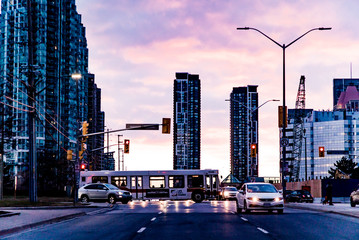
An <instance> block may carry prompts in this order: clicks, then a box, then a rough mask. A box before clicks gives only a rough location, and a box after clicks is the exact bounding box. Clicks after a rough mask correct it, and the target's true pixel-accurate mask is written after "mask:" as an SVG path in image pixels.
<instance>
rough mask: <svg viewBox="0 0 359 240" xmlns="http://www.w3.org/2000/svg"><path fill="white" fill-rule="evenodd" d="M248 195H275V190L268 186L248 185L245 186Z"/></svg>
mask: <svg viewBox="0 0 359 240" xmlns="http://www.w3.org/2000/svg"><path fill="white" fill-rule="evenodd" d="M247 189H248V192H249V193H252V192H253V193H276V192H277V189H276V188H275V187H274V186H273V185H269V184H250V185H247Z"/></svg>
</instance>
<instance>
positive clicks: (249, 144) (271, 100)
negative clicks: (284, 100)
mask: <svg viewBox="0 0 359 240" xmlns="http://www.w3.org/2000/svg"><path fill="white" fill-rule="evenodd" d="M225 101H229V102H231V101H233V102H237V103H238V104H240V105H242V106H243V107H245V108H246V109H247V110H248V112H249V123H250V124H248V123H247V126H248V125H249V129H250V139H249V141H248V149H250V147H251V144H252V143H257V139H256V141H254V140H253V132H254V127H253V125H254V124H253V113H254V112H255V111H257V110H258V109H259V108H260V107H262V106H263V105H264V104H266V103H268V102H278V101H279V100H277V99H270V100H267V101H265V102H264V103H262V104H261V105H259V107H256V108H255V109H250V108H249V107H247V106H246V105H245V104H243V103H242V102H240V101H238V100H235V99H233V98H230V99H226V100H225ZM256 129H257V136H258V127H257V125H256ZM246 157H247V177H248V176H253V169H252V170H251V171H250V170H249V158H250V154H248V155H247V156H246ZM252 164H253V161H252ZM231 167H232V169H233V168H234V167H233V163H232V164H231ZM231 171H233V170H231ZM250 173H251V174H250ZM232 174H233V172H232Z"/></svg>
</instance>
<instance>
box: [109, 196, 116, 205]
mask: <svg viewBox="0 0 359 240" xmlns="http://www.w3.org/2000/svg"><path fill="white" fill-rule="evenodd" d="M108 202H109V203H110V204H115V203H116V196H115V195H112V194H111V195H110V196H108Z"/></svg>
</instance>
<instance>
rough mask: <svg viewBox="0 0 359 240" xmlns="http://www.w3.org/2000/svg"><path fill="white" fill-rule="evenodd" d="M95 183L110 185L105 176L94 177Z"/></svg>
mask: <svg viewBox="0 0 359 240" xmlns="http://www.w3.org/2000/svg"><path fill="white" fill-rule="evenodd" d="M92 182H93V183H108V178H107V177H104V176H93V177H92Z"/></svg>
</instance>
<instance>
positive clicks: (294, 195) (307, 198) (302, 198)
mask: <svg viewBox="0 0 359 240" xmlns="http://www.w3.org/2000/svg"><path fill="white" fill-rule="evenodd" d="M285 200H286V201H287V202H308V203H313V201H314V199H313V196H312V195H311V194H310V192H308V191H307V190H294V191H292V192H291V193H289V194H288V195H286V196H285Z"/></svg>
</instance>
